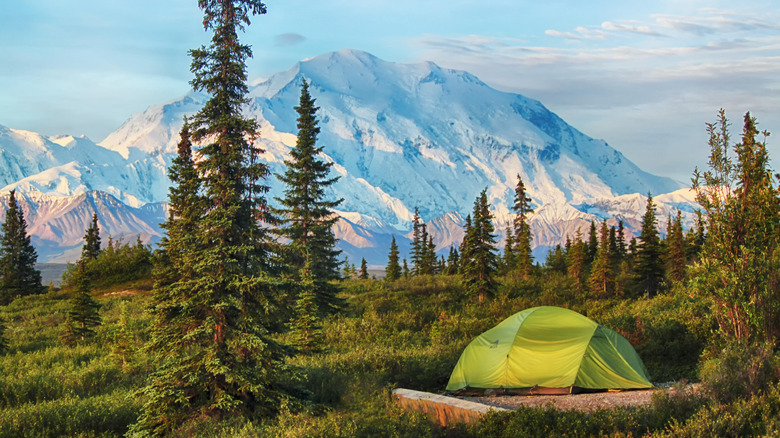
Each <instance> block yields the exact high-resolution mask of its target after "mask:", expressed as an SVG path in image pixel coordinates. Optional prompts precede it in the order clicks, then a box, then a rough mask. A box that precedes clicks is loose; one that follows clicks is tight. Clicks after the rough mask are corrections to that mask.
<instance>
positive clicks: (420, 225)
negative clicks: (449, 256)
mask: <svg viewBox="0 0 780 438" xmlns="http://www.w3.org/2000/svg"><path fill="white" fill-rule="evenodd" d="M427 234H428V233H427V232H426V230H425V222H423V221H422V220H421V219H420V212H419V211H418V210H417V208H416V207H415V209H414V218H412V248H411V250H412V253H411V255H410V260H409V261H410V262H411V263H412V269H411V274H412V275H413V276H417V275H422V270H423V268H424V267H423V264H424V263H425V261H424V258H425V249H426V245H427V243H428V236H427Z"/></svg>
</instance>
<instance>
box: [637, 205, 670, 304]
mask: <svg viewBox="0 0 780 438" xmlns="http://www.w3.org/2000/svg"><path fill="white" fill-rule="evenodd" d="M639 240H640V241H641V243H639V246H638V248H637V252H636V265H635V267H634V272H635V273H636V284H637V290H638V291H639V292H640V293H643V294H644V295H645V296H650V297H652V296H654V295H655V294H656V293H657V292H658V290H659V288H660V287H661V284H662V283H661V282H662V281H663V278H664V265H663V259H662V257H661V256H662V252H661V240H660V238H659V236H658V227H657V220H656V216H655V203H654V202H653V196H652V195H651V194H649V193H648V194H647V208H646V209H645V214H644V216H643V217H642V231H641V232H640V234H639Z"/></svg>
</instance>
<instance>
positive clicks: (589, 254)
mask: <svg viewBox="0 0 780 438" xmlns="http://www.w3.org/2000/svg"><path fill="white" fill-rule="evenodd" d="M598 250H599V236H598V231H597V230H596V221H595V220H593V221H591V222H590V231H589V232H588V246H587V251H586V253H585V262H586V263H587V264H588V265H591V264H593V260H595V259H596V253H597V252H598Z"/></svg>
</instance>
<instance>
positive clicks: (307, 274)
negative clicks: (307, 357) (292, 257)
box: [290, 259, 325, 353]
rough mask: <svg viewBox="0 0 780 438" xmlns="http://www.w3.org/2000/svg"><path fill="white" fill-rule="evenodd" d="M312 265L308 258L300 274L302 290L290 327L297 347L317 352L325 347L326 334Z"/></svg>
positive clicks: (309, 351)
mask: <svg viewBox="0 0 780 438" xmlns="http://www.w3.org/2000/svg"><path fill="white" fill-rule="evenodd" d="M310 267H311V261H310V260H308V259H307V260H306V262H305V265H304V267H303V269H302V271H301V273H300V276H299V277H300V286H301V291H300V293H299V294H298V300H297V301H296V302H295V308H294V309H293V310H294V316H293V320H292V322H291V323H290V326H291V327H290V329H291V332H292V333H291V334H292V338H293V345H294V346H295V347H297V348H298V349H299V350H302V351H304V352H307V353H316V352H319V351H321V350H322V348H323V347H324V344H325V334H324V333H323V331H322V324H321V322H320V318H319V310H318V309H317V294H316V292H315V289H316V285H315V282H314V278H313V277H312V274H311V272H312V271H311V270H310Z"/></svg>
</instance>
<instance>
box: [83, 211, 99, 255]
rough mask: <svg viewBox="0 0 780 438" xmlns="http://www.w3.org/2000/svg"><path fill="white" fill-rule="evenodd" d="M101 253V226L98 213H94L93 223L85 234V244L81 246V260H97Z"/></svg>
mask: <svg viewBox="0 0 780 438" xmlns="http://www.w3.org/2000/svg"><path fill="white" fill-rule="evenodd" d="M99 255H100V228H99V227H98V220H97V213H92V223H90V225H89V228H87V231H86V233H85V234H84V246H83V247H81V260H83V261H88V260H96V259H97V258H98V256H99Z"/></svg>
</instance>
